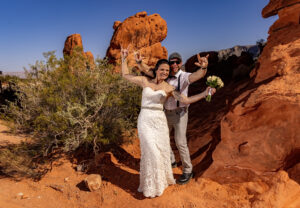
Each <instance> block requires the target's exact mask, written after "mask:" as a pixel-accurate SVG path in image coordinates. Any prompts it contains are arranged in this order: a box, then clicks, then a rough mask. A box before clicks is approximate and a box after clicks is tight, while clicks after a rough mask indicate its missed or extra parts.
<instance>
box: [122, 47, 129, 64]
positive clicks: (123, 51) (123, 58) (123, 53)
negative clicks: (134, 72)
mask: <svg viewBox="0 0 300 208" xmlns="http://www.w3.org/2000/svg"><path fill="white" fill-rule="evenodd" d="M128 53H129V45H128V46H127V48H123V47H122V46H121V59H122V62H124V61H125V59H126V58H127V56H128Z"/></svg>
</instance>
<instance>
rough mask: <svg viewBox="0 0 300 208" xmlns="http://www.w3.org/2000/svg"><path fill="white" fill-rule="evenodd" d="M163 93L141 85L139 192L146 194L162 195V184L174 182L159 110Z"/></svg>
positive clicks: (160, 110) (164, 186)
mask: <svg viewBox="0 0 300 208" xmlns="http://www.w3.org/2000/svg"><path fill="white" fill-rule="evenodd" d="M165 99H166V93H165V91H163V90H158V91H154V90H153V89H152V88H150V87H145V88H144V89H143V94H142V109H141V112H140V114H139V118H138V136H139V139H140V147H141V162H140V185H139V188H138V191H139V192H143V194H144V196H146V197H155V196H160V195H162V193H163V191H164V190H165V188H167V187H168V185H170V184H175V180H174V177H173V172H172V167H171V160H170V138H169V129H168V124H167V119H166V116H165V113H164V112H163V103H164V101H165Z"/></svg>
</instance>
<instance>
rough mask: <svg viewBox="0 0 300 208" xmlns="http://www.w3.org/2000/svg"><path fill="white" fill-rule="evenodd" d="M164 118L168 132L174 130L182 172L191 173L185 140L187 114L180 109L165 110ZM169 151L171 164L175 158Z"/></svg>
mask: <svg viewBox="0 0 300 208" xmlns="http://www.w3.org/2000/svg"><path fill="white" fill-rule="evenodd" d="M165 113H166V117H167V120H168V126H169V130H170V132H171V130H172V129H173V128H174V138H175V143H176V146H177V149H178V151H179V154H180V159H181V161H182V165H183V172H184V173H191V172H192V170H193V166H192V163H191V157H190V152H189V148H188V146H187V139H186V128H187V122H188V112H187V111H184V110H182V109H177V110H166V111H165ZM170 149H171V162H172V163H173V162H175V156H174V153H173V151H172V148H171V146H170Z"/></svg>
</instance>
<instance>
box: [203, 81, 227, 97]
mask: <svg viewBox="0 0 300 208" xmlns="http://www.w3.org/2000/svg"><path fill="white" fill-rule="evenodd" d="M206 84H207V85H208V86H210V87H212V88H216V89H220V88H221V87H223V86H224V83H223V81H222V80H221V78H220V77H217V76H209V77H207V80H206ZM206 101H207V102H210V101H211V89H209V91H208V95H207V96H206Z"/></svg>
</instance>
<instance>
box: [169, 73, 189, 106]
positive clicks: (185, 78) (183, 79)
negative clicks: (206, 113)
mask: <svg viewBox="0 0 300 208" xmlns="http://www.w3.org/2000/svg"><path fill="white" fill-rule="evenodd" d="M191 74H192V73H189V72H184V71H182V70H181V69H180V70H179V71H178V72H177V73H176V74H175V77H174V78H169V79H168V80H167V82H168V83H169V84H170V85H172V86H173V87H175V89H176V90H177V86H178V78H179V75H181V76H180V93H181V94H183V95H185V96H188V88H189V84H190V81H189V76H190V75H191ZM164 106H165V109H167V110H175V109H176V108H177V100H176V99H175V98H174V97H173V96H170V97H169V98H168V99H167V100H166V102H165V105H164ZM188 106H189V105H185V104H183V103H179V107H188Z"/></svg>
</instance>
